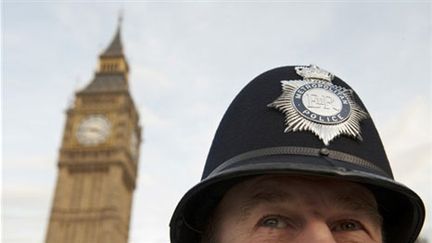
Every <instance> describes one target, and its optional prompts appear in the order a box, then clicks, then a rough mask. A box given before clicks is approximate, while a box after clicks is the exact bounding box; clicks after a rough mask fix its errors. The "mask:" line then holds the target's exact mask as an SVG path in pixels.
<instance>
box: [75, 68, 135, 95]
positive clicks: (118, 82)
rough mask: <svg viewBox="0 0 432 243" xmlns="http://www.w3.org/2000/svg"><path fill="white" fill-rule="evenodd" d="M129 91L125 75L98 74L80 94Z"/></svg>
mask: <svg viewBox="0 0 432 243" xmlns="http://www.w3.org/2000/svg"><path fill="white" fill-rule="evenodd" d="M118 91H128V85H127V81H126V78H125V76H124V74H122V73H118V74H113V73H109V74H108V73H96V75H95V77H94V79H93V80H92V81H91V82H90V83H89V84H88V85H87V87H85V88H84V89H83V90H82V91H80V92H79V93H81V94H86V93H97V92H118Z"/></svg>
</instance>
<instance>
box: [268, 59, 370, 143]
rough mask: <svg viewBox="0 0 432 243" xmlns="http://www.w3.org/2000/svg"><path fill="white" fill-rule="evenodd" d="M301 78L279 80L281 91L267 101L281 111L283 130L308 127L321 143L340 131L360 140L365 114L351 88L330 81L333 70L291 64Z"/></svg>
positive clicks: (332, 137) (338, 134)
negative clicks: (284, 126)
mask: <svg viewBox="0 0 432 243" xmlns="http://www.w3.org/2000/svg"><path fill="white" fill-rule="evenodd" d="M295 70H296V72H297V74H298V75H300V76H302V77H303V80H282V81H281V84H282V94H281V95H280V96H279V97H278V98H277V99H276V100H274V101H273V102H272V103H270V104H268V105H267V106H268V107H274V108H276V109H278V110H280V111H281V112H282V113H283V114H284V115H285V125H286V128H285V132H286V133H288V132H297V131H310V132H312V133H313V134H315V135H316V136H318V138H319V139H321V140H322V141H323V143H324V144H325V145H329V143H330V142H331V141H332V140H333V139H335V138H336V137H339V136H340V135H346V136H350V137H353V138H356V139H359V140H362V137H361V134H360V121H361V120H363V119H366V118H367V117H368V114H367V113H366V112H365V111H364V110H363V109H362V108H361V107H360V106H359V105H358V104H357V103H355V101H354V97H353V91H352V90H351V89H346V88H344V87H341V86H338V85H335V84H333V83H332V80H333V78H334V76H333V74H331V73H329V72H327V71H325V70H323V69H320V68H319V67H318V66H315V65H310V66H299V67H296V68H295Z"/></svg>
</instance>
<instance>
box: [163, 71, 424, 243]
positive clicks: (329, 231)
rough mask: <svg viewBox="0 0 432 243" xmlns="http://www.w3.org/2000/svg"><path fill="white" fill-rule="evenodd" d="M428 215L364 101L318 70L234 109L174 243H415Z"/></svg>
mask: <svg viewBox="0 0 432 243" xmlns="http://www.w3.org/2000/svg"><path fill="white" fill-rule="evenodd" d="M424 215H425V210H424V205H423V203H422V201H421V199H420V198H419V197H418V195H417V194H416V193H415V192H413V191H412V190H410V189H409V188H407V187H406V186H404V185H402V184H400V183H398V182H396V181H395V180H394V179H393V175H392V171H391V168H390V165H389V162H388V159H387V156H386V154H385V151H384V148H383V145H382V143H381V140H380V138H379V135H378V133H377V130H376V128H375V126H374V124H373V122H372V119H371V118H370V116H369V114H368V112H367V110H366V108H365V107H364V105H363V104H362V102H361V100H360V99H359V97H358V96H357V94H356V93H355V92H354V91H353V90H352V89H351V88H350V87H349V86H348V85H347V84H346V83H345V82H344V81H342V80H341V79H339V78H338V77H335V76H333V75H332V74H331V73H329V72H327V71H325V70H323V69H320V68H319V67H317V66H314V65H310V66H295V67H294V66H288V67H281V68H276V69H273V70H270V71H267V72H265V73H263V74H261V75H259V76H258V77H256V78H255V79H254V80H252V81H251V82H250V83H249V84H248V85H247V86H246V87H245V88H244V89H243V90H242V91H241V92H240V93H239V94H238V95H237V97H236V98H235V99H234V101H233V102H232V103H231V105H230V106H229V108H228V110H227V111H226V113H225V115H224V117H223V119H222V121H221V123H220V125H219V128H218V130H217V132H216V135H215V137H214V140H213V143H212V146H211V148H210V152H209V154H208V158H207V161H206V164H205V168H204V172H203V175H202V180H201V182H200V183H198V184H197V185H196V186H194V187H193V188H192V189H190V190H189V191H188V192H187V193H186V195H184V197H183V198H182V199H181V201H180V202H179V204H178V206H177V208H176V210H175V212H174V214H173V216H172V219H171V223H170V227H171V242H172V243H252V242H257V243H258V242H268V243H276V242H278V243H279V242H302V243H314V242H337V243H342V242H344V243H348V242H351V243H353V242H358V243H372V242H374V243H382V242H386V243H412V242H414V241H415V240H416V238H417V236H418V234H419V232H420V230H421V227H422V225H423V221H424Z"/></svg>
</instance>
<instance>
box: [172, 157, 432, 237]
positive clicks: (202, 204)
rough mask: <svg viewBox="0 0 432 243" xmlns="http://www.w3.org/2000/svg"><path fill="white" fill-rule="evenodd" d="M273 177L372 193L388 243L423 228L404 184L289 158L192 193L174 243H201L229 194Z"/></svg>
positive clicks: (223, 176)
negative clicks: (329, 182)
mask: <svg viewBox="0 0 432 243" xmlns="http://www.w3.org/2000/svg"><path fill="white" fill-rule="evenodd" d="M311 165H312V166H311ZM270 174H284V175H295V176H300V175H301V176H312V177H326V178H334V179H338V180H344V181H349V182H354V183H359V184H361V185H363V186H365V187H367V188H368V189H369V190H370V191H371V192H372V193H373V194H374V196H375V198H376V200H377V203H378V205H379V212H380V214H381V216H382V217H383V232H384V238H385V240H386V242H392V243H413V242H414V241H415V240H416V239H417V236H418V234H419V233H420V230H421V228H422V225H423V221H424V215H425V209H424V205H423V202H422V201H421V199H420V197H419V196H418V195H417V194H416V193H415V192H413V191H412V190H410V189H409V188H408V187H406V186H404V185H403V184H400V183H398V182H395V181H394V180H393V179H390V178H388V177H386V176H385V175H380V173H379V172H377V171H372V170H371V169H369V168H364V167H360V166H358V165H353V164H352V163H347V162H344V161H339V160H331V161H330V160H328V159H326V158H323V157H314V156H298V155H284V156H271V157H268V156H267V157H260V158H253V159H245V160H243V161H240V162H238V163H235V164H234V165H232V166H228V167H225V168H223V169H222V170H219V171H218V172H217V173H212V174H210V175H209V176H208V177H207V178H205V179H204V180H202V181H201V182H200V183H198V184H197V185H196V186H194V187H193V188H192V189H190V190H189V191H188V192H187V193H186V194H185V195H184V197H183V198H182V199H181V201H180V203H179V204H178V206H177V208H176V210H175V212H174V214H173V217H172V219H171V223H170V226H171V242H172V243H198V242H200V239H201V234H202V233H203V231H204V230H205V227H206V225H207V223H208V222H207V220H208V219H209V218H210V216H211V213H212V211H213V210H214V208H215V207H216V206H217V204H218V203H219V201H220V200H221V199H222V197H223V195H224V194H225V193H226V191H228V190H229V189H230V188H231V187H232V186H233V185H235V184H237V183H238V182H240V181H244V180H245V179H247V178H248V177H253V176H259V175H270Z"/></svg>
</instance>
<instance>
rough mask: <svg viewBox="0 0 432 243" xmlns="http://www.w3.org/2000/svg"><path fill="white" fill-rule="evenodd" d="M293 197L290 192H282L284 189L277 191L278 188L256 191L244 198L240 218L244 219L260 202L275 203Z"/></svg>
mask: <svg viewBox="0 0 432 243" xmlns="http://www.w3.org/2000/svg"><path fill="white" fill-rule="evenodd" d="M293 198H294V197H293V195H292V194H290V193H287V192H284V191H278V190H276V191H275V190H271V191H262V190H261V191H258V192H256V193H254V194H252V196H251V197H249V198H248V199H247V200H245V201H244V202H243V203H242V205H241V207H240V210H241V218H242V219H246V218H247V217H248V216H249V215H250V212H251V210H252V209H253V208H255V207H257V206H258V205H259V204H262V203H276V202H287V201H289V200H292V199H293Z"/></svg>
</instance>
